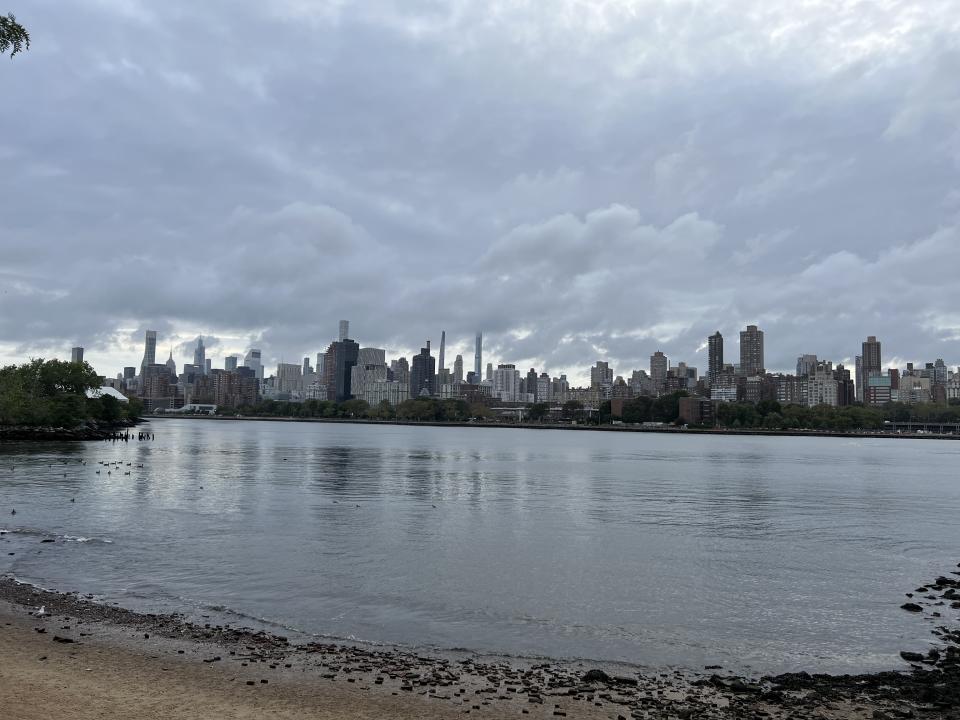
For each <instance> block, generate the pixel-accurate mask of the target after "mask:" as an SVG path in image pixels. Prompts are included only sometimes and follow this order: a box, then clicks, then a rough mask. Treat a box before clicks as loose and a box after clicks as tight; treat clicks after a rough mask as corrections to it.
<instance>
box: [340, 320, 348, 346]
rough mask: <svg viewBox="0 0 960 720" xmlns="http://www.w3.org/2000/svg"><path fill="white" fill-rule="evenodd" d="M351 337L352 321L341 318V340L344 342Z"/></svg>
mask: <svg viewBox="0 0 960 720" xmlns="http://www.w3.org/2000/svg"><path fill="white" fill-rule="evenodd" d="M349 337H350V321H349V320H341V321H340V342H343V341H344V340H346V339H347V338H349Z"/></svg>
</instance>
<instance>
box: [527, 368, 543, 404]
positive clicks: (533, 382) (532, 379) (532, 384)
mask: <svg viewBox="0 0 960 720" xmlns="http://www.w3.org/2000/svg"><path fill="white" fill-rule="evenodd" d="M526 391H527V394H529V395H533V401H534V402H539V401H540V399H539V398H538V397H537V371H536V370H534V369H533V368H530V372H528V373H527V382H526Z"/></svg>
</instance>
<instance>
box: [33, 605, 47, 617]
mask: <svg viewBox="0 0 960 720" xmlns="http://www.w3.org/2000/svg"><path fill="white" fill-rule="evenodd" d="M49 614H50V613H48V612H47V606H46V605H41V606H40V609H39V610H37V612H36V615H37V617H46V616H47V615H49Z"/></svg>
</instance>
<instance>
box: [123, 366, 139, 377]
mask: <svg viewBox="0 0 960 720" xmlns="http://www.w3.org/2000/svg"><path fill="white" fill-rule="evenodd" d="M136 376H137V369H136V368H135V367H125V368H124V369H123V379H124V380H133V379H134V378H135V377H136Z"/></svg>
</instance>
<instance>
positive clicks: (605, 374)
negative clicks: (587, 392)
mask: <svg viewBox="0 0 960 720" xmlns="http://www.w3.org/2000/svg"><path fill="white" fill-rule="evenodd" d="M611 385H613V368H611V367H610V363H608V362H606V361H605V360H597V363H596V365H594V366H593V367H592V368H590V387H591V388H592V389H594V390H600V389H602V388H609V387H610V386H611Z"/></svg>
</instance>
